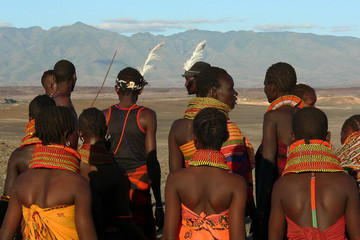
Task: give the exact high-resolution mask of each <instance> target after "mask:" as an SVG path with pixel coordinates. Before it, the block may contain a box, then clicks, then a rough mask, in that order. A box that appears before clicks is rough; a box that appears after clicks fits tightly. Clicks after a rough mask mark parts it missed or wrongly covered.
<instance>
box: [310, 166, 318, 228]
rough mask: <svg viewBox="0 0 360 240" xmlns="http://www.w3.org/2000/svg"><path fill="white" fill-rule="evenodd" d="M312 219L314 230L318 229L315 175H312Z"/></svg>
mask: <svg viewBox="0 0 360 240" xmlns="http://www.w3.org/2000/svg"><path fill="white" fill-rule="evenodd" d="M310 188H311V193H310V197H311V217H312V225H313V227H314V228H318V224H317V217H316V200H315V174H314V173H313V172H312V173H311V187H310Z"/></svg>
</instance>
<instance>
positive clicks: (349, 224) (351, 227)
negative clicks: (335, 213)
mask: <svg viewBox="0 0 360 240" xmlns="http://www.w3.org/2000/svg"><path fill="white" fill-rule="evenodd" d="M348 177H349V183H348V184H347V188H348V189H349V191H348V196H347V204H346V208H345V222H346V229H347V232H348V234H349V236H350V239H360V227H359V226H360V201H359V193H358V189H357V186H356V184H355V181H354V180H353V179H352V177H350V176H348Z"/></svg>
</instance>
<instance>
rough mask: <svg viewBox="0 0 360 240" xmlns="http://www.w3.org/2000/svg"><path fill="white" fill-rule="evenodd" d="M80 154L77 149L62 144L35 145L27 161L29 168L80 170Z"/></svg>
mask: <svg viewBox="0 0 360 240" xmlns="http://www.w3.org/2000/svg"><path fill="white" fill-rule="evenodd" d="M79 161H80V155H79V153H78V152H77V151H75V150H74V149H72V148H70V147H66V146H63V145H57V144H51V145H46V146H44V145H40V144H39V145H36V146H35V148H34V153H33V156H32V159H31V161H30V163H29V167H30V168H31V169H34V168H49V169H62V170H69V171H72V172H75V173H79V172H80V168H79Z"/></svg>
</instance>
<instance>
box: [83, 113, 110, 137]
mask: <svg viewBox="0 0 360 240" xmlns="http://www.w3.org/2000/svg"><path fill="white" fill-rule="evenodd" d="M79 130H81V131H82V133H83V134H84V137H104V136H105V135H106V130H107V127H106V120H105V116H104V114H103V112H102V111H100V110H99V109H97V108H88V109H85V110H84V111H83V112H82V113H81V114H80V117H79Z"/></svg>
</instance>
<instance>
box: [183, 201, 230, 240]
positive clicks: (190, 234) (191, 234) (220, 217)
mask: <svg viewBox="0 0 360 240" xmlns="http://www.w3.org/2000/svg"><path fill="white" fill-rule="evenodd" d="M228 214H229V210H225V211H223V212H221V213H219V214H212V215H208V216H206V214H205V213H204V212H202V213H200V215H198V214H196V213H194V212H193V211H191V210H190V209H189V208H187V207H186V206H185V205H183V204H181V217H182V220H181V223H180V232H179V239H180V240H183V239H213V240H217V239H224V240H225V239H229V224H228V218H229V216H228Z"/></svg>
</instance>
